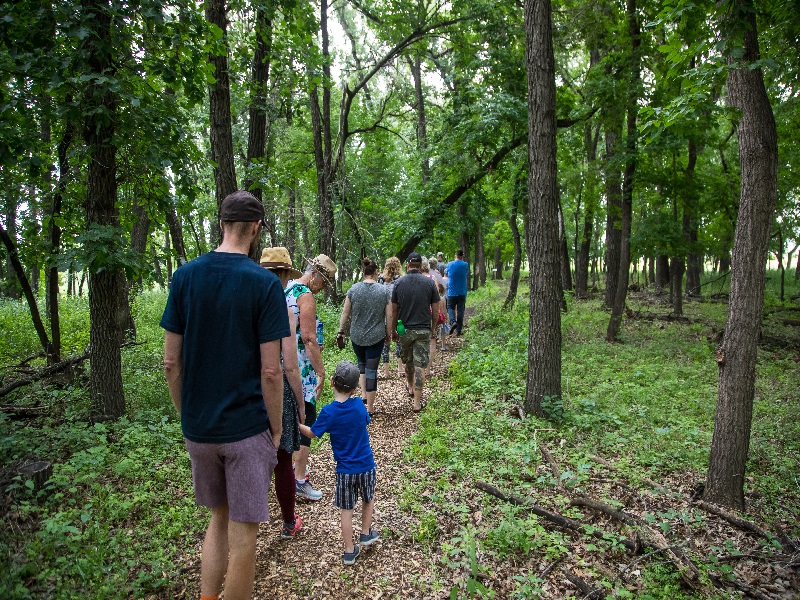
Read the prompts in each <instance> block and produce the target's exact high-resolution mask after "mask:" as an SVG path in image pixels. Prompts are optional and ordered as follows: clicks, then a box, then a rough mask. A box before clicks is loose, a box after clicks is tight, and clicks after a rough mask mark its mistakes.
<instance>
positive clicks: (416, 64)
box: [409, 54, 431, 185]
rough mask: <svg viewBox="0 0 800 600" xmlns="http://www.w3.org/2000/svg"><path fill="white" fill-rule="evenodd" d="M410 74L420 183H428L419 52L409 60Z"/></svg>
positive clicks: (428, 164) (426, 135)
mask: <svg viewBox="0 0 800 600" xmlns="http://www.w3.org/2000/svg"><path fill="white" fill-rule="evenodd" d="M409 62H410V64H411V74H412V76H413V77H414V93H415V95H416V99H417V106H416V109H417V149H418V151H419V156H420V168H421V169H422V183H423V185H424V184H426V183H428V179H429V178H430V175H431V165H430V159H429V158H428V121H427V118H426V116H425V95H424V93H423V90H422V59H421V58H420V56H419V54H415V55H414V58H413V59H411V60H409Z"/></svg>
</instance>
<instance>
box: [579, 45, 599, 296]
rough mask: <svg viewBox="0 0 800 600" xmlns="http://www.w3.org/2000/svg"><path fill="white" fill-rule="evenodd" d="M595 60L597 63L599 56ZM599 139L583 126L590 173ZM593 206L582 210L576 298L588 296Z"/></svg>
mask: <svg viewBox="0 0 800 600" xmlns="http://www.w3.org/2000/svg"><path fill="white" fill-rule="evenodd" d="M595 53H596V51H595ZM593 60H594V59H593ZM596 60H597V61H598V62H599V56H598V57H597V59H596ZM599 139H600V126H599V125H598V126H597V128H596V130H595V133H594V135H593V134H592V124H591V123H586V125H585V126H584V143H585V145H586V163H587V168H588V170H589V172H590V173H592V169H593V168H594V163H595V161H596V160H597V143H598V140H599ZM590 177H593V175H590ZM588 191H589V193H592V192H593V191H594V186H590V187H589V190H588ZM594 205H595V200H594V198H588V197H587V200H586V202H585V203H584V209H583V233H582V234H581V235H580V245H579V246H578V248H577V251H576V253H575V296H576V297H577V298H586V297H587V296H588V295H589V250H590V249H591V246H592V230H593V229H594ZM576 228H577V224H576Z"/></svg>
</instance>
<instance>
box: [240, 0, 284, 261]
mask: <svg viewBox="0 0 800 600" xmlns="http://www.w3.org/2000/svg"><path fill="white" fill-rule="evenodd" d="M255 34H256V48H255V52H254V53H253V73H252V83H251V89H250V122H249V128H248V137H247V175H246V179H245V183H244V187H245V189H247V190H250V192H252V194H253V195H254V196H255V197H256V198H258V199H259V200H260V201H261V202H262V203H263V202H264V196H263V193H262V190H261V185H260V184H258V183H257V182H256V181H255V180H254V171H255V170H256V169H258V168H259V167H258V166H257V165H256V163H257V162H263V161H264V159H266V157H267V91H268V89H269V86H268V84H269V67H270V50H271V47H272V15H271V11H270V12H268V9H267V7H266V6H264V5H261V4H260V5H259V6H258V9H257V10H256V31H255ZM263 168H265V167H263V166H262V167H261V169H263ZM265 208H266V207H265ZM264 220H265V222H266V223H267V232H268V234H269V236H270V245H271V246H277V245H278V242H277V239H276V231H275V229H276V224H275V211H273V210H265V219H264Z"/></svg>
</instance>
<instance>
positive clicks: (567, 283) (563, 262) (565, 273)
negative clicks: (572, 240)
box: [558, 202, 572, 310]
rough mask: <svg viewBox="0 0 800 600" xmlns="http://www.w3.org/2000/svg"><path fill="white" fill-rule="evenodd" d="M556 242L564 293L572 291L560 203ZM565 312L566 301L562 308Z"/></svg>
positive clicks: (565, 231)
mask: <svg viewBox="0 0 800 600" xmlns="http://www.w3.org/2000/svg"><path fill="white" fill-rule="evenodd" d="M558 240H559V246H560V247H561V252H560V253H559V254H560V260H559V263H560V266H561V291H562V292H563V293H566V292H567V290H571V289H572V270H571V269H570V264H569V247H568V246H567V228H566V226H565V223H564V211H563V209H562V208H561V202H559V203H558ZM563 308H564V310H566V308H567V307H566V301H565V304H564V306H563Z"/></svg>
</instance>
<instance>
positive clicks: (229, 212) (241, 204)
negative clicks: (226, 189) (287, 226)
mask: <svg viewBox="0 0 800 600" xmlns="http://www.w3.org/2000/svg"><path fill="white" fill-rule="evenodd" d="M219 220H220V221H222V222H224V223H245V222H252V221H263V220H264V205H263V204H261V202H259V200H258V198H256V197H255V196H253V194H251V193H250V192H248V191H246V190H239V191H236V192H233V193H232V194H228V195H227V196H225V199H224V200H223V201H222V205H221V206H220V207H219Z"/></svg>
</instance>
